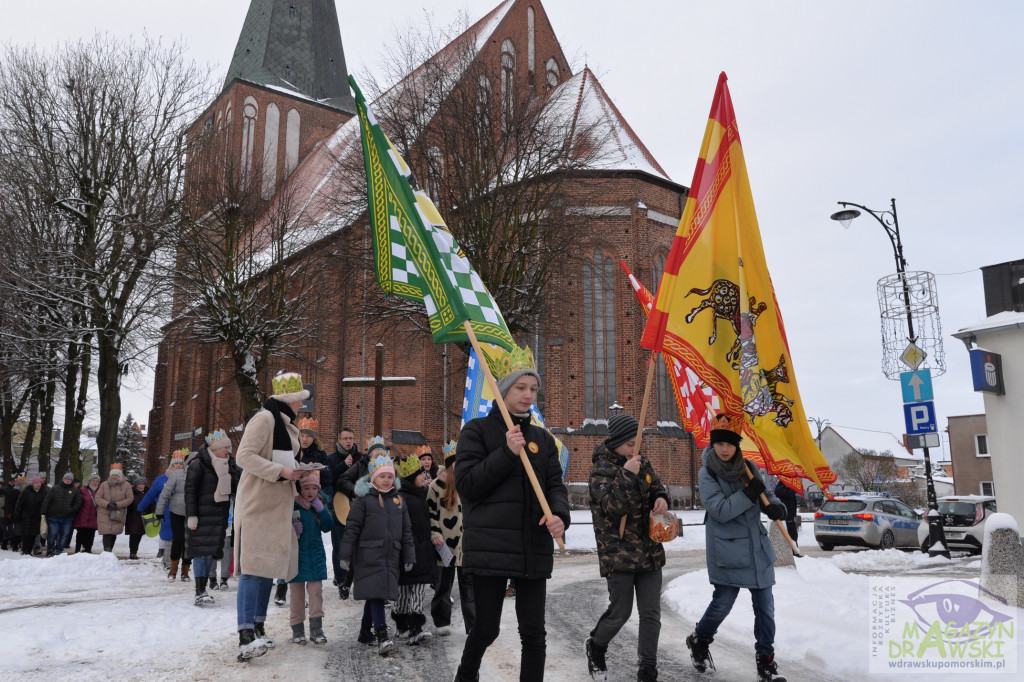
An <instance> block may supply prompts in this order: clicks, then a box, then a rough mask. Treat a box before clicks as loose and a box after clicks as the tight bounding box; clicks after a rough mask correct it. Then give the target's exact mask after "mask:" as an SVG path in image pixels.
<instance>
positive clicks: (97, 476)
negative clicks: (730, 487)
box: [89, 471, 100, 481]
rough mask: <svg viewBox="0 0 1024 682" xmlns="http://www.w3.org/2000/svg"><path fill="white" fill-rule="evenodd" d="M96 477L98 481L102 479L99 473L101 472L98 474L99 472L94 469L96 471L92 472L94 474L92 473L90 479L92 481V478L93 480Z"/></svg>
mask: <svg viewBox="0 0 1024 682" xmlns="http://www.w3.org/2000/svg"><path fill="white" fill-rule="evenodd" d="M94 478H95V479H96V480H97V481H98V480H100V475H99V474H97V473H96V472H95V471H94V472H92V475H91V476H89V480H90V481H91V480H92V479H94Z"/></svg>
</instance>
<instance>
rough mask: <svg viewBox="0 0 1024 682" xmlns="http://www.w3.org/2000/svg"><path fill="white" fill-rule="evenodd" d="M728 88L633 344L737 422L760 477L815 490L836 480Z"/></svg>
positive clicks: (716, 104)
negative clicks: (680, 372) (695, 384)
mask: <svg viewBox="0 0 1024 682" xmlns="http://www.w3.org/2000/svg"><path fill="white" fill-rule="evenodd" d="M727 80H728V79H727V77H726V75H725V73H724V72H723V73H722V75H721V76H720V77H719V79H718V88H717V89H716V90H715V97H714V101H713V102H712V105H711V114H710V116H709V118H708V125H707V129H706V131H705V133H704V142H703V144H702V145H701V152H700V158H699V159H698V160H697V168H696V170H695V171H694V174H693V182H692V183H691V186H690V194H689V196H688V197H687V200H686V206H685V208H684V210H683V216H682V219H681V220H680V221H679V229H678V230H677V231H676V236H675V240H674V241H673V244H672V250H671V252H670V253H669V256H668V262H667V263H666V264H665V274H664V275H663V277H662V280H661V284H660V286H659V287H658V292H657V298H656V299H655V303H654V308H653V309H652V310H651V313H650V317H649V318H648V320H647V326H646V327H645V329H644V335H643V340H642V342H641V343H642V344H643V346H644V347H645V348H649V349H651V350H653V351H655V352H660V353H665V354H666V355H670V356H672V357H675V358H678V359H679V361H680V362H681V363H682V364H683V365H684V367H688V368H690V369H691V370H692V371H693V372H694V373H695V374H696V376H697V377H699V378H700V379H701V381H703V382H704V383H706V384H707V385H708V386H709V387H710V388H711V389H712V390H713V392H714V394H715V395H717V396H718V399H719V401H720V405H719V409H720V411H721V412H722V413H724V414H728V415H730V416H731V417H733V418H740V417H742V418H743V419H742V422H743V435H744V437H746V438H748V439H749V440H750V443H744V445H745V446H747V447H750V446H753V447H756V448H757V450H758V451H759V452H760V453H761V456H762V459H763V461H764V464H765V467H766V468H767V470H768V472H769V473H772V474H775V475H777V476H780V477H783V478H786V479H790V481H791V480H793V479H796V478H798V477H800V478H807V479H810V480H812V481H814V482H815V483H817V484H818V485H819V486H820V487H821V488H822V489H823V490H824V489H825V488H827V487H828V485H829V484H830V483H832V482H834V481H835V479H836V476H835V474H834V473H832V470H831V469H829V466H828V463H827V462H826V461H825V458H824V457H823V456H822V454H821V451H820V450H819V449H818V447H817V445H816V444H815V442H814V437H813V436H812V435H811V430H810V427H809V426H808V423H807V416H806V414H805V412H804V408H803V404H802V402H801V401H800V394H799V391H798V390H797V385H796V376H795V373H794V371H793V362H792V357H791V356H790V352H789V343H788V341H787V340H786V330H785V328H784V326H783V323H782V313H781V312H780V311H779V307H778V301H777V300H776V298H775V289H774V287H773V285H772V281H771V276H770V275H769V273H768V264H767V262H766V260H765V256H764V248H763V247H762V245H761V233H760V230H759V229H758V225H757V215H756V214H755V212H754V199H753V195H752V194H751V192H750V182H749V180H748V179H747V167H746V163H745V161H744V159H743V148H742V146H741V144H740V135H739V128H738V127H737V125H736V114H735V112H734V111H733V108H732V99H731V98H730V97H729V88H728V85H727V84H726V81H727ZM790 481H787V483H788V482H790Z"/></svg>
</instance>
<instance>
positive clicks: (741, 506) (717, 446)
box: [686, 414, 786, 682]
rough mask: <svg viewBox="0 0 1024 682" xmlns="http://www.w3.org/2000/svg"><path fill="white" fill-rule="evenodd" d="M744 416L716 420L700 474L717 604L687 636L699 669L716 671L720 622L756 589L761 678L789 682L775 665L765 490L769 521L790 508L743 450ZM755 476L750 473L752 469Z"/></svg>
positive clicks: (772, 577) (772, 575)
mask: <svg viewBox="0 0 1024 682" xmlns="http://www.w3.org/2000/svg"><path fill="white" fill-rule="evenodd" d="M741 438H742V436H740V434H739V419H730V417H728V416H727V415H723V414H720V415H718V416H717V417H716V418H715V422H714V429H712V431H711V438H710V440H711V442H710V444H709V445H708V446H707V447H706V448H705V449H704V453H703V461H704V466H703V467H702V468H701V470H700V474H699V477H698V481H699V485H700V494H701V498H702V499H703V500H704V509H705V510H707V516H706V520H705V525H704V532H705V535H706V540H707V562H708V579H709V580H710V582H711V584H712V585H714V586H715V591H714V594H713V596H712V597H711V604H709V605H708V608H707V610H706V611H705V612H704V615H703V616H702V617H701V619H700V622H699V623H697V628H696V630H694V632H693V634H691V635H690V636H689V637H687V638H686V646H687V648H688V649H689V650H690V657H691V660H692V661H693V667H695V668H696V669H697V671H698V672H705V671H706V670H707V669H708V668H711V669H714V667H715V666H714V662H713V661H712V660H711V654H710V653H709V651H708V646H709V645H710V644H711V642H712V641H714V637H715V633H716V632H718V627H719V625H721V624H722V621H724V620H725V617H726V616H728V615H729V611H731V610H732V605H733V603H734V602H735V601H736V597H737V595H739V592H740V588H744V587H745V588H747V589H748V590H750V597H751V601H752V602H753V606H754V639H755V641H756V644H755V645H754V652H755V657H756V661H757V674H758V680H759V681H761V682H765V681H772V682H785V680H786V678H785V677H782V676H781V675H779V674H778V669H777V667H776V664H775V649H774V642H775V600H774V598H773V596H772V585H774V584H775V566H774V564H775V558H776V557H775V550H773V549H772V544H771V542H770V541H769V540H768V531H766V530H765V528H764V526H763V525H762V524H761V504H760V496H761V493H764V494H765V495H766V497H767V499H768V502H769V504H768V506H767V507H765V508H764V511H765V514H767V516H768V518H769V519H782V518H785V516H786V508H785V506H783V505H782V503H781V502H779V499H778V498H777V497H776V496H775V493H773V492H772V491H770V490H768V489H767V488H765V485H764V481H762V480H761V476H760V474H759V473H758V472H757V469H756V467H754V466H752V465H751V464H750V463H749V462H747V461H746V460H745V459H744V458H743V455H742V453H741V452H740V447H739V445H740V440H741ZM748 470H749V471H750V473H752V474H753V478H751V477H750V476H748V475H747V471H748Z"/></svg>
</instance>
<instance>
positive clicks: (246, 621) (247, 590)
mask: <svg viewBox="0 0 1024 682" xmlns="http://www.w3.org/2000/svg"><path fill="white" fill-rule="evenodd" d="M273 586H274V579H273V578H263V577H261V576H258V575H249V574H248V573H243V574H242V575H241V577H239V578H238V597H237V599H236V601H235V603H236V608H237V609H238V629H239V630H251V629H252V628H254V627H255V626H256V623H262V622H264V621H266V620H267V605H268V604H269V603H270V591H271V589H272V588H273Z"/></svg>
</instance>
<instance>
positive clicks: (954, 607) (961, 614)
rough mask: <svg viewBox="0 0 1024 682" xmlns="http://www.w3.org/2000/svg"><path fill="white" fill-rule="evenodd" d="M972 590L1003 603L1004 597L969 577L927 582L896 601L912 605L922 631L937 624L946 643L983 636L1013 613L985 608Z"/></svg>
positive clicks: (1005, 621) (987, 634) (1011, 617)
mask: <svg viewBox="0 0 1024 682" xmlns="http://www.w3.org/2000/svg"><path fill="white" fill-rule="evenodd" d="M972 594H978V595H981V596H983V597H985V598H987V599H989V600H991V601H994V602H998V603H999V604H1002V605H1003V606H1007V601H1006V599H1003V598H1002V597H1000V596H998V595H996V594H993V593H992V592H989V591H988V590H986V589H985V588H983V587H982V586H981V585H978V584H977V583H974V582H971V581H969V580H944V581H942V582H938V583H935V584H933V585H928V586H927V587H923V588H921V589H920V590H917V591H916V592H911V593H910V594H908V595H907V598H906V599H901V600H900V602H901V603H903V604H906V605H907V606H909V607H910V608H911V609H913V611H914V615H915V616H917V623H916V624H917V627H918V629H919V630H920V631H921V634H922V635H925V634H927V633H929V632H931V631H933V629H934V628H935V626H936V625H938V628H939V631H940V632H942V633H943V635H944V636H945V639H946V641H947V642H949V643H961V642H973V641H976V640H980V639H985V638H987V637H989V636H991V634H992V631H993V628H995V627H996V626H997V625H998V624H1000V623H1007V622H1009V621H1012V620H1013V616H1011V615H1008V614H1005V613H1002V612H1000V611H996V610H994V609H992V608H989V607H988V606H987V605H986V604H985V602H984V601H982V600H980V599H977V598H975V597H973V596H971V595H972Z"/></svg>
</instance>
